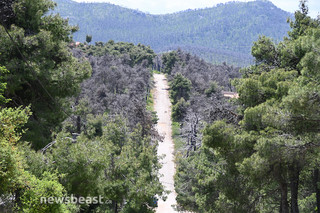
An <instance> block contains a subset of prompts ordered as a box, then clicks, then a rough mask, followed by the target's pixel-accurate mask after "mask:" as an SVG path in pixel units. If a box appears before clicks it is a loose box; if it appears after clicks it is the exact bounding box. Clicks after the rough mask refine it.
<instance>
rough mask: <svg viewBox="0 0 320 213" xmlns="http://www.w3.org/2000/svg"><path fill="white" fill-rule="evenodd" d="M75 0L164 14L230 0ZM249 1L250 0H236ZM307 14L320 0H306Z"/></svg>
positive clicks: (290, 1)
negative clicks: (105, 3) (106, 3)
mask: <svg viewBox="0 0 320 213" xmlns="http://www.w3.org/2000/svg"><path fill="white" fill-rule="evenodd" d="M74 1H77V2H108V3H112V4H116V5H120V6H124V7H127V8H131V9H138V10H140V11H143V12H148V13H151V14H166V13H173V12H178V11H182V10H186V9H196V8H205V7H213V6H215V5H217V4H219V3H225V2H228V1H230V0H74ZM238 1H244V2H247V1H250V0H238ZM270 1H271V2H272V3H273V4H275V5H276V6H277V7H279V8H281V9H282V10H285V11H288V12H292V13H293V12H294V11H295V10H297V9H298V8H299V0H270ZM308 7H309V15H310V16H311V17H313V18H316V17H317V15H319V14H320V0H308Z"/></svg>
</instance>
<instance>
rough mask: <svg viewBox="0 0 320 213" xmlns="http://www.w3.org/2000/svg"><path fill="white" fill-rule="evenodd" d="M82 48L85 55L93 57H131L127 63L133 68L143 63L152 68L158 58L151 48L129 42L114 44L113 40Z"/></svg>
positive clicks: (81, 46)
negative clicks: (108, 55) (107, 55)
mask: <svg viewBox="0 0 320 213" xmlns="http://www.w3.org/2000/svg"><path fill="white" fill-rule="evenodd" d="M80 48H81V49H82V51H83V52H84V53H86V54H88V55H93V56H104V55H106V54H110V55H114V56H118V57H125V56H129V58H128V59H126V62H125V63H127V64H129V65H130V66H131V67H133V66H135V65H137V64H141V63H142V62H143V61H146V66H151V65H152V64H153V59H154V57H155V56H156V55H155V53H154V52H153V50H152V49H151V48H150V46H145V45H143V44H138V45H134V44H133V43H127V42H114V41H113V40H110V41H108V42H106V43H103V42H96V43H95V45H83V44H81V45H80Z"/></svg>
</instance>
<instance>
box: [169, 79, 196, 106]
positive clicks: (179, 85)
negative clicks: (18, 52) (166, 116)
mask: <svg viewBox="0 0 320 213" xmlns="http://www.w3.org/2000/svg"><path fill="white" fill-rule="evenodd" d="M191 85H192V84H191V81H190V80H189V79H187V78H185V77H184V76H183V75H182V74H181V73H178V74H176V75H175V76H174V78H173V80H172V81H171V82H170V98H171V99H172V102H173V104H176V103H177V102H178V101H179V100H180V99H181V98H183V99H184V100H188V99H189V96H190V91H191Z"/></svg>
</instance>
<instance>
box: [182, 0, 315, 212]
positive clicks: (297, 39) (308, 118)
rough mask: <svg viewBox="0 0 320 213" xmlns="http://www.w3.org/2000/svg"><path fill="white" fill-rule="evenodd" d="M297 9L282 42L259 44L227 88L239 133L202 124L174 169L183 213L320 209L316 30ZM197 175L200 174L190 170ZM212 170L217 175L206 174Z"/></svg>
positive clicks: (229, 127) (221, 125) (223, 124)
mask: <svg viewBox="0 0 320 213" xmlns="http://www.w3.org/2000/svg"><path fill="white" fill-rule="evenodd" d="M304 4H305V1H301V8H300V9H301V11H298V12H296V13H295V16H296V19H295V22H292V23H291V27H292V28H293V29H292V31H291V32H289V38H285V39H284V41H282V42H280V43H279V44H275V43H274V42H272V40H271V39H269V38H267V37H260V39H259V40H258V41H257V42H255V43H254V46H253V48H252V54H253V56H254V57H255V59H256V62H257V63H256V64H255V65H253V66H251V67H248V68H246V69H244V70H242V73H243V78H241V79H236V80H234V81H233V85H235V87H236V89H237V91H238V93H239V99H237V100H236V102H237V103H238V105H239V113H240V114H241V115H242V119H241V121H240V122H239V125H235V124H228V123H226V122H225V121H215V122H214V123H213V124H209V125H208V126H207V127H206V128H205V129H204V131H203V138H202V143H203V147H202V148H201V149H200V150H198V152H196V153H194V156H193V155H192V154H191V156H190V157H189V158H187V159H185V160H183V161H182V163H181V165H180V166H179V167H178V173H177V175H176V177H177V186H178V187H176V188H177V192H178V203H179V204H180V205H181V208H182V209H186V210H189V211H196V212H275V211H280V212H282V213H289V212H313V211H315V210H316V209H319V207H320V203H319V200H318V201H317V198H316V197H318V196H320V190H319V181H320V180H319V169H318V167H319V163H320V162H319V154H320V146H319V142H318V141H319V139H320V135H319V128H318V127H319V124H320V123H319V121H320V113H319V106H320V99H319V97H320V94H319V88H320V85H319V75H318V73H319V72H318V71H319V69H318V68H319V67H318V66H319V54H318V53H317V49H319V48H320V43H319V30H320V29H319V25H317V20H313V19H311V18H310V17H308V16H307V9H306V7H305V5H304ZM204 150H211V155H208V156H206V155H203V153H204ZM195 156H196V157H195ZM197 158H199V159H200V158H201V162H200V163H199V162H197V161H196V160H195V159H197ZM200 166H202V167H200ZM199 167H200V168H204V169H203V170H196V169H198V168H199ZM212 168H215V169H216V170H215V171H212V172H210V169H212ZM187 171H188V172H190V173H191V175H190V176H188V175H187ZM198 174H199V175H198ZM202 174H204V175H203V176H202ZM184 183H187V184H186V186H184V185H183V184H184ZM205 183H210V184H209V185H206V184H205ZM210 187H212V188H210ZM208 188H209V190H208V191H207V190H206V189H208ZM209 198H211V199H212V200H210V202H209ZM209 203H210V204H211V205H210V204H209Z"/></svg>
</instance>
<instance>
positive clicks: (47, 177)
mask: <svg viewBox="0 0 320 213" xmlns="http://www.w3.org/2000/svg"><path fill="white" fill-rule="evenodd" d="M27 176H29V177H28V182H27V184H26V186H25V187H26V188H25V190H23V192H22V195H21V198H20V199H21V206H20V207H19V208H20V209H21V210H22V211H23V212H26V213H29V212H30V213H31V212H37V213H47V212H53V213H64V212H76V210H77V208H76V207H75V205H74V204H62V203H56V202H54V203H53V204H50V203H45V202H43V201H44V200H46V201H47V202H48V198H50V197H52V198H63V197H65V196H66V191H65V189H64V187H63V186H62V185H61V184H60V183H59V178H58V176H57V174H54V173H49V172H44V173H43V175H42V177H41V179H38V178H36V177H35V176H32V175H30V174H28V173H27ZM45 198H46V199H45ZM41 201H42V202H41Z"/></svg>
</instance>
